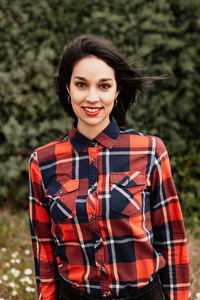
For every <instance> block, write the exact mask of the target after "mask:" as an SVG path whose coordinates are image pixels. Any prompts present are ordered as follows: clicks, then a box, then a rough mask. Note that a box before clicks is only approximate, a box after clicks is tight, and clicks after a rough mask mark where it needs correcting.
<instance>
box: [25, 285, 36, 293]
mask: <svg viewBox="0 0 200 300" xmlns="http://www.w3.org/2000/svg"><path fill="white" fill-rule="evenodd" d="M26 292H35V289H34V288H32V287H30V286H27V287H26Z"/></svg>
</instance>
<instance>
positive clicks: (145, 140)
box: [120, 127, 166, 153]
mask: <svg viewBox="0 0 200 300" xmlns="http://www.w3.org/2000/svg"><path fill="white" fill-rule="evenodd" d="M120 138H121V139H129V141H130V146H131V147H134V148H151V149H152V151H153V150H154V151H156V152H158V153H161V152H163V151H166V147H165V145H164V142H163V141H162V139H161V138H159V137H157V136H153V135H148V134H145V133H142V132H139V131H136V130H133V129H129V128H126V127H120Z"/></svg>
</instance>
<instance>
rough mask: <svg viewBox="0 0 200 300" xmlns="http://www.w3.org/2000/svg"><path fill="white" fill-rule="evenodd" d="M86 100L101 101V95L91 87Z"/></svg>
mask: <svg viewBox="0 0 200 300" xmlns="http://www.w3.org/2000/svg"><path fill="white" fill-rule="evenodd" d="M86 101H89V102H96V101H99V95H98V93H97V91H96V89H95V88H90V89H89V90H88V93H87V95H86Z"/></svg>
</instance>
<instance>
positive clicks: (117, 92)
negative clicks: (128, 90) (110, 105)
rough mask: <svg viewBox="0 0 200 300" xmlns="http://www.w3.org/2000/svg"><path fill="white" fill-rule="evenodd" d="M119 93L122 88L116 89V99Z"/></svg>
mask: <svg viewBox="0 0 200 300" xmlns="http://www.w3.org/2000/svg"><path fill="white" fill-rule="evenodd" d="M119 93H120V88H119V89H118V90H117V91H116V95H115V99H116V98H117V97H118V95H119Z"/></svg>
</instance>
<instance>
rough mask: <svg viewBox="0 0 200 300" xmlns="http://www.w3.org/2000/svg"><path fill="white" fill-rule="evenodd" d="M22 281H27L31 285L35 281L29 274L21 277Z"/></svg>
mask: <svg viewBox="0 0 200 300" xmlns="http://www.w3.org/2000/svg"><path fill="white" fill-rule="evenodd" d="M20 282H26V283H28V284H30V285H31V284H32V283H33V281H32V280H31V279H30V278H29V277H28V276H25V277H23V278H21V279H20Z"/></svg>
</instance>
